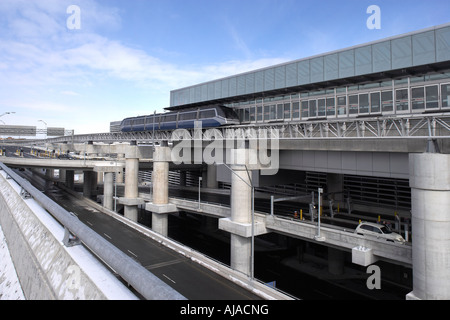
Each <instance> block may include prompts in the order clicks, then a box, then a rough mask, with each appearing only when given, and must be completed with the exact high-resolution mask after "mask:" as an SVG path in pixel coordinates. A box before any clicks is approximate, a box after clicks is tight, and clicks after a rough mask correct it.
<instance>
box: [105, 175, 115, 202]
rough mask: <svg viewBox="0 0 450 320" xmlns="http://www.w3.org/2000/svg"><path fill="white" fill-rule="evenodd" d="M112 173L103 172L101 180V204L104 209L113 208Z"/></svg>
mask: <svg viewBox="0 0 450 320" xmlns="http://www.w3.org/2000/svg"><path fill="white" fill-rule="evenodd" d="M113 195H114V173H113V172H105V174H104V182H103V206H104V207H105V208H106V209H109V210H113V209H114V202H113V200H114V199H113Z"/></svg>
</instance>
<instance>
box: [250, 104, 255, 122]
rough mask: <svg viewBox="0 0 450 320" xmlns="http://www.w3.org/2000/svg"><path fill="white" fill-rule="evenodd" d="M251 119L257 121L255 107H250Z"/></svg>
mask: <svg viewBox="0 0 450 320" xmlns="http://www.w3.org/2000/svg"><path fill="white" fill-rule="evenodd" d="M250 121H255V107H253V106H252V107H250Z"/></svg>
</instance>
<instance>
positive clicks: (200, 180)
mask: <svg viewBox="0 0 450 320" xmlns="http://www.w3.org/2000/svg"><path fill="white" fill-rule="evenodd" d="M202 180H203V178H202V177H198V210H199V211H200V210H201V209H200V186H201V184H202Z"/></svg>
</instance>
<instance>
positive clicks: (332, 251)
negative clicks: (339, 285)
mask: <svg viewBox="0 0 450 320" xmlns="http://www.w3.org/2000/svg"><path fill="white" fill-rule="evenodd" d="M328 272H329V273H331V274H334V275H340V274H344V251H342V250H339V249H336V248H332V247H328Z"/></svg>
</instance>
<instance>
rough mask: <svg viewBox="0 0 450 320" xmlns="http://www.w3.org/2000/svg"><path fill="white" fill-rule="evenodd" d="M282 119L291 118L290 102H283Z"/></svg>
mask: <svg viewBox="0 0 450 320" xmlns="http://www.w3.org/2000/svg"><path fill="white" fill-rule="evenodd" d="M284 119H286V120H291V104H290V103H285V104H284Z"/></svg>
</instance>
